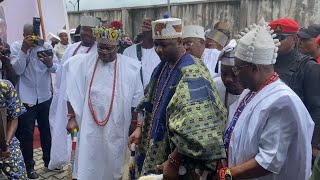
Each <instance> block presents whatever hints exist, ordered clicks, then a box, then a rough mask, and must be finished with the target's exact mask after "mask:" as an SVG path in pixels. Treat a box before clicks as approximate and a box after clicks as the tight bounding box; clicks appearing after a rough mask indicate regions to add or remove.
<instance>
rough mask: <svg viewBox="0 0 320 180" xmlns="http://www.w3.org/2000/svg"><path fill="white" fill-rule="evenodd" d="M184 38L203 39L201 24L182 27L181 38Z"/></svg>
mask: <svg viewBox="0 0 320 180" xmlns="http://www.w3.org/2000/svg"><path fill="white" fill-rule="evenodd" d="M184 38H200V39H203V40H205V37H204V28H203V27H202V26H196V25H189V26H185V27H183V33H182V39H184Z"/></svg>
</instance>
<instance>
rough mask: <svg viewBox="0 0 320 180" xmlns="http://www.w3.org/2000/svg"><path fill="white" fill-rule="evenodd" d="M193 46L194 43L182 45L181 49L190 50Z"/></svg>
mask: <svg viewBox="0 0 320 180" xmlns="http://www.w3.org/2000/svg"><path fill="white" fill-rule="evenodd" d="M193 45H194V42H187V43H183V47H184V48H185V49H188V48H191V47H192V46H193Z"/></svg>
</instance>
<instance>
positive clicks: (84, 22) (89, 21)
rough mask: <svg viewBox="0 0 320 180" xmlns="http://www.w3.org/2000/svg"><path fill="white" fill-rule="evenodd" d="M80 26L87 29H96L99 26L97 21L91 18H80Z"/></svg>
mask: <svg viewBox="0 0 320 180" xmlns="http://www.w3.org/2000/svg"><path fill="white" fill-rule="evenodd" d="M80 25H81V26H88V27H97V26H99V25H100V21H99V19H97V18H95V17H92V16H81V17H80Z"/></svg>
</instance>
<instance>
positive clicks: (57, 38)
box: [47, 32, 61, 42]
mask: <svg viewBox="0 0 320 180" xmlns="http://www.w3.org/2000/svg"><path fill="white" fill-rule="evenodd" d="M47 39H49V40H50V41H51V42H55V41H61V40H60V38H59V37H58V36H57V35H55V34H53V33H51V32H49V34H48V37H47Z"/></svg>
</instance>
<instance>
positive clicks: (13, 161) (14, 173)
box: [0, 137, 28, 180]
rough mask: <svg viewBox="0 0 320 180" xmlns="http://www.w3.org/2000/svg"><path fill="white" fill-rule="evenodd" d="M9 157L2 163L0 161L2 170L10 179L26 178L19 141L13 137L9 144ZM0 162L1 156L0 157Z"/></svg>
mask: <svg viewBox="0 0 320 180" xmlns="http://www.w3.org/2000/svg"><path fill="white" fill-rule="evenodd" d="M9 148H10V157H9V159H8V160H7V161H4V163H0V168H1V170H2V172H3V173H4V174H5V175H6V176H7V177H8V179H11V180H24V179H28V177H27V171H26V167H25V164H24V160H23V156H22V152H21V150H20V142H19V140H18V139H17V138H16V137H14V138H13V139H12V141H11V144H10V147H9ZM0 161H1V162H2V161H3V160H2V158H1V157H0Z"/></svg>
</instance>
